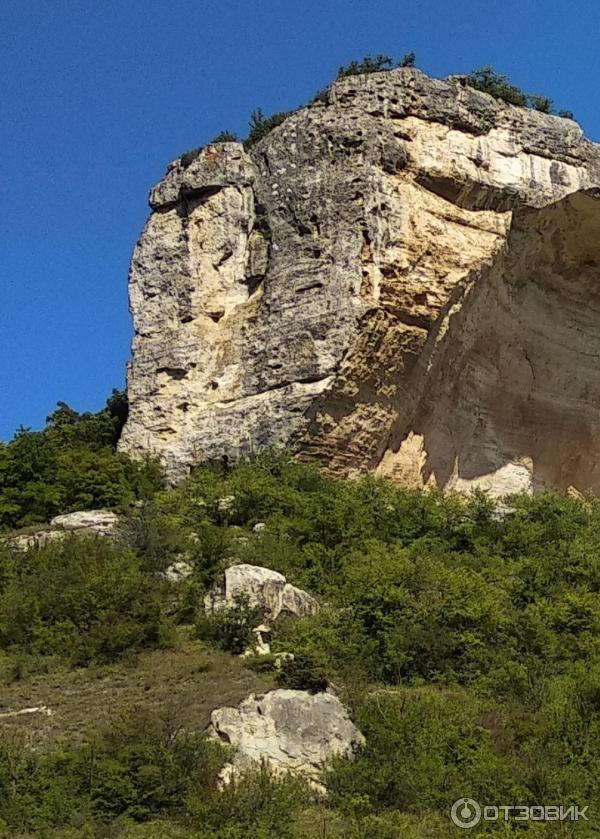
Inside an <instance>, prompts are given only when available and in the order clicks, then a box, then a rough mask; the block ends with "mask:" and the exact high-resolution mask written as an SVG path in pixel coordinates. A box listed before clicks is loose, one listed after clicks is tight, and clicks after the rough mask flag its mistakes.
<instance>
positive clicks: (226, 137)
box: [210, 131, 238, 143]
mask: <svg viewBox="0 0 600 839" xmlns="http://www.w3.org/2000/svg"><path fill="white" fill-rule="evenodd" d="M237 141H238V137H237V134H232V132H231V131H220V132H219V133H218V134H217V136H216V137H213V139H212V140H211V141H210V142H211V143H237Z"/></svg>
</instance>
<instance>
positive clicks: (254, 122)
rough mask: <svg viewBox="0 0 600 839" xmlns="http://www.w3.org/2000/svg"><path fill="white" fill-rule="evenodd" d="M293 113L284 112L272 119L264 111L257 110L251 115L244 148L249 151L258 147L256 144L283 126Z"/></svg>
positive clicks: (273, 116)
mask: <svg viewBox="0 0 600 839" xmlns="http://www.w3.org/2000/svg"><path fill="white" fill-rule="evenodd" d="M291 113H292V112H291V111H282V112H281V113H278V114H272V115H271V116H270V117H266V116H265V115H264V114H263V112H262V110H261V109H260V108H257V109H256V110H255V111H253V112H252V114H251V115H250V124H249V133H248V137H247V138H246V139H245V140H244V146H245V147H246V148H247V149H249V148H251V147H252V146H254V145H256V143H258V142H259V141H260V140H262V139H263V137H266V136H267V134H270V133H271V131H272V130H273V129H274V128H277V126H278V125H281V123H282V122H283V121H284V120H285V119H287V117H289V115H290V114H291Z"/></svg>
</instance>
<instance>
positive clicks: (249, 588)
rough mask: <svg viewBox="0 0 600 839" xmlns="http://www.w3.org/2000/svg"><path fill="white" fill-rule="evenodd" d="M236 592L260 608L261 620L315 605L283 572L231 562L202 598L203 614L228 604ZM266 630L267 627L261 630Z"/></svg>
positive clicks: (298, 612) (312, 608)
mask: <svg viewBox="0 0 600 839" xmlns="http://www.w3.org/2000/svg"><path fill="white" fill-rule="evenodd" d="M240 595H243V596H245V597H247V598H248V604H249V605H250V606H252V607H256V608H258V609H260V611H261V613H262V616H263V617H264V618H265V620H268V621H275V620H277V618H278V617H280V616H281V615H291V616H294V617H304V616H306V615H313V614H314V613H315V612H316V611H317V608H318V604H317V601H316V600H315V598H314V597H312V595H310V594H308V592H306V591H304V590H303V589H301V588H296V586H293V585H291V584H290V583H288V582H287V580H286V578H285V577H284V576H283V574H280V573H279V572H278V571H273V570H272V569H271V568H263V567H262V566H260V565H247V564H241V565H231V566H230V567H229V568H227V569H226V570H225V572H224V574H223V575H222V577H221V579H220V580H219V582H218V583H217V584H216V585H214V586H213V587H212V588H211V589H210V591H209V592H208V594H207V595H206V596H205V598H204V608H205V611H206V612H207V614H213V613H215V612H218V611H219V609H222V608H223V607H225V606H232V605H233V604H234V603H235V600H236V598H237V597H239V596H240ZM264 631H265V632H266V631H268V630H267V629H265V630H264Z"/></svg>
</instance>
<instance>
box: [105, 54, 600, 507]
mask: <svg viewBox="0 0 600 839" xmlns="http://www.w3.org/2000/svg"><path fill="white" fill-rule="evenodd" d="M597 186H600V152H599V149H598V147H597V146H596V145H594V144H593V143H590V142H589V141H588V140H586V139H585V138H584V137H583V136H582V133H581V130H580V128H579V127H578V125H577V124H576V123H574V122H573V121H570V120H565V119H560V118H558V117H551V116H547V115H545V114H540V113H537V112H533V111H530V110H525V109H522V108H515V107H512V106H508V105H505V104H504V103H501V102H498V101H496V100H494V99H492V98H491V97H489V96H487V95H485V94H483V93H480V92H478V91H474V90H472V89H470V88H468V87H464V86H463V84H462V82H461V80H460V79H450V80H446V81H437V80H433V79H430V78H428V77H427V76H425V75H424V74H422V73H421V72H419V71H417V70H413V69H401V70H393V71H390V72H384V73H377V74H372V75H368V76H354V77H350V78H346V79H343V80H341V81H338V82H336V83H335V84H334V85H333V86H332V87H331V89H330V90H329V91H328V92H327V93H326V94H325V95H323V96H322V97H321V98H320V100H319V101H317V102H315V103H314V104H312V105H310V106H309V107H307V108H304V109H302V110H300V111H298V112H297V113H295V114H293V115H292V116H290V117H289V118H288V119H287V120H286V121H285V122H284V123H283V124H282V125H281V126H279V127H278V128H276V129H275V130H274V131H272V132H271V133H270V134H269V135H268V136H267V137H266V138H265V139H264V140H262V141H261V142H260V143H259V144H258V145H256V146H255V147H253V148H252V149H251V150H250V151H248V152H246V151H244V149H243V147H242V146H241V145H240V144H237V143H221V144H214V145H210V146H207V147H206V148H205V149H204V150H203V152H202V153H201V154H200V156H199V157H198V158H197V159H196V160H195V161H193V162H192V163H191V165H189V166H188V167H187V168H184V167H183V165H182V163H181V161H175V162H174V163H173V164H171V166H170V168H169V171H168V172H167V175H166V176H165V178H164V179H163V180H162V181H161V182H160V183H159V184H158V185H157V186H156V187H155V188H154V189H153V190H152V192H151V206H152V208H153V212H152V214H151V216H150V218H149V220H148V222H147V224H146V227H145V229H144V231H143V233H142V236H141V239H140V241H139V243H138V245H137V248H136V250H135V253H134V256H133V261H132V267H131V274H130V300H131V309H132V313H133V318H134V326H135V338H134V342H133V360H132V362H131V365H130V370H129V385H128V389H129V399H130V405H131V410H130V417H129V420H128V423H127V425H126V428H125V430H124V433H123V437H122V440H121V447H122V449H123V450H125V451H128V452H130V453H132V454H134V455H143V454H146V453H151V454H155V455H158V456H159V457H160V458H161V459H162V460H163V462H164V463H165V465H166V466H167V468H168V470H169V473H170V475H171V476H172V477H173V478H174V479H177V478H179V477H181V476H183V475H184V474H185V473H186V472H187V470H188V469H189V467H190V466H191V465H192V464H193V463H194V462H198V461H201V460H205V459H207V458H219V457H222V456H223V455H227V456H228V457H230V458H236V457H238V456H240V455H242V454H248V453H251V452H253V451H256V450H258V449H260V448H262V447H263V446H265V445H269V444H278V445H288V446H291V447H292V448H293V449H295V450H296V451H297V452H298V453H299V454H300V455H301V456H308V457H313V458H316V459H317V460H319V461H320V462H322V463H323V464H324V465H325V466H326V467H327V468H328V469H329V470H330V471H332V472H333V473H335V474H339V475H344V476H356V475H359V474H364V473H367V472H377V473H378V474H382V475H386V476H389V477H391V478H393V479H394V480H397V481H399V482H401V483H405V484H410V485H417V486H423V485H437V486H440V487H455V488H459V489H469V488H471V487H475V486H480V487H482V488H484V489H487V490H489V491H490V492H491V493H493V494H504V493H506V492H512V491H516V490H525V491H535V490H538V489H541V488H544V487H558V488H567V487H569V486H574V487H576V488H577V489H579V490H582V491H585V490H593V491H598V489H599V488H600V479H599V476H598V469H597V465H596V464H597V463H598V462H599V458H598V453H597V448H598V445H599V443H598V442H597V440H598V438H599V433H600V420H599V417H600V414H599V412H598V407H599V406H598V402H599V401H600V381H597V378H600V373H598V372H597V371H598V370H599V369H600V367H599V366H598V363H597V362H598V358H600V312H598V311H597V310H598V309H600V292H598V291H597V290H596V289H597V288H599V287H600V286H599V282H598V281H599V280H600V235H599V233H600V203H599V201H598V196H597V194H596V192H595V188H596V187H597Z"/></svg>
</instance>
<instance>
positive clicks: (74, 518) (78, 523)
mask: <svg viewBox="0 0 600 839" xmlns="http://www.w3.org/2000/svg"><path fill="white" fill-rule="evenodd" d="M118 524H119V517H118V515H117V514H116V513H113V511H112V510H78V511H77V512H75V513H65V514H64V515H62V516H55V517H54V518H53V519H52V520H51V521H50V527H55V528H57V529H59V530H87V531H89V532H90V533H97V534H98V535H100V536H108V535H109V534H112V533H113V532H114V530H115V529H116V527H117V526H118Z"/></svg>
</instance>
